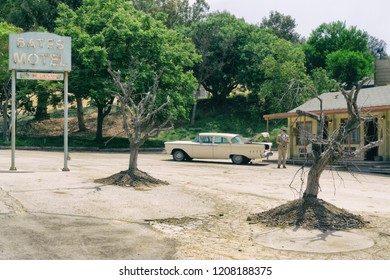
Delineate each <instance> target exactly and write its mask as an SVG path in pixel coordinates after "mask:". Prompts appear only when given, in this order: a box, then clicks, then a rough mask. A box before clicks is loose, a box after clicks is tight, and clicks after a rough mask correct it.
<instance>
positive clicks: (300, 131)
mask: <svg viewBox="0 0 390 280" xmlns="http://www.w3.org/2000/svg"><path fill="white" fill-rule="evenodd" d="M312 127H313V126H312V123H311V122H299V123H297V139H296V140H297V141H296V142H297V145H298V146H305V145H308V144H309V143H310V142H309V139H311V137H312Z"/></svg>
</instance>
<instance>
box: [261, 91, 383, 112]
mask: <svg viewBox="0 0 390 280" xmlns="http://www.w3.org/2000/svg"><path fill="white" fill-rule="evenodd" d="M319 98H321V100H322V110H323V112H324V113H342V112H346V111H347V103H346V101H345V98H344V96H343V95H342V94H341V92H326V93H323V94H321V95H320V96H319ZM357 104H358V106H359V108H361V109H362V111H374V110H375V111H380V110H387V109H390V85H387V86H379V87H370V88H363V89H361V90H360V92H359V96H358V99H357ZM297 110H301V111H306V112H319V111H320V101H319V100H318V99H317V98H313V99H311V100H309V101H307V102H306V103H304V104H302V105H301V106H299V107H297V108H295V109H293V110H291V111H289V112H287V113H281V114H271V115H266V116H264V118H266V119H276V118H286V117H289V116H293V115H296V111H297Z"/></svg>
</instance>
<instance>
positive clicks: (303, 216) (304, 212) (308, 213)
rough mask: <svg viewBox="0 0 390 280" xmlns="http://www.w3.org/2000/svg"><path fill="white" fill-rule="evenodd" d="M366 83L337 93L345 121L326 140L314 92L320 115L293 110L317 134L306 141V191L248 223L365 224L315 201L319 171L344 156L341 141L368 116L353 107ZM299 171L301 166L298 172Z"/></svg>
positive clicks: (321, 226)
mask: <svg viewBox="0 0 390 280" xmlns="http://www.w3.org/2000/svg"><path fill="white" fill-rule="evenodd" d="M368 80H369V79H364V80H363V81H361V82H360V83H359V84H358V86H357V87H353V88H352V89H351V90H349V91H347V90H344V89H341V90H340V91H341V94H342V95H343V97H344V98H345V100H346V103H347V112H348V116H349V118H348V119H347V120H346V121H345V122H343V123H342V124H341V125H340V126H339V127H338V128H337V129H336V130H335V131H334V132H332V133H331V134H330V135H329V136H328V137H327V139H324V138H323V135H324V132H325V130H326V126H325V122H326V116H325V114H324V113H323V108H322V100H321V98H320V97H319V94H318V93H317V92H316V91H315V89H311V91H312V92H313V93H314V95H315V98H317V99H318V100H319V103H320V110H319V112H320V113H319V114H314V113H312V112H307V111H301V110H297V111H296V113H297V115H298V116H306V117H309V118H311V119H313V120H315V121H316V122H317V134H316V135H315V136H314V137H313V138H311V139H308V141H309V142H310V144H311V145H312V153H311V155H312V161H313V164H312V166H311V167H310V170H309V172H308V174H307V181H306V189H305V190H304V192H303V195H302V198H300V199H297V200H295V201H292V202H289V203H287V204H284V205H281V206H278V207H276V208H274V209H271V210H268V211H265V212H262V213H258V214H254V215H252V216H249V217H248V221H251V222H254V223H255V222H264V223H266V224H268V225H272V226H281V225H283V226H286V225H295V226H297V225H299V226H305V227H309V228H318V229H321V230H324V231H326V230H334V229H336V230H340V229H348V228H360V227H363V226H364V225H365V221H364V220H363V219H361V218H360V217H359V216H356V215H353V214H350V213H348V212H347V211H345V210H343V209H339V208H337V207H335V206H334V205H331V204H329V203H326V202H325V201H322V200H320V199H318V197H317V196H318V192H319V190H320V177H321V175H322V173H323V171H324V170H325V169H326V168H327V166H329V165H332V164H334V163H336V162H337V161H339V160H341V159H342V158H343V157H344V156H345V152H344V149H343V142H345V140H346V139H347V138H348V135H349V134H350V133H351V132H352V131H354V130H355V129H357V128H359V127H360V125H361V124H362V123H363V122H364V121H367V120H369V119H371V117H370V116H363V114H362V113H361V108H359V106H358V104H357V100H358V96H359V92H360V90H361V88H362V87H363V85H364V84H365V83H366V82H367V81H368ZM381 143H382V141H381V140H379V141H374V142H370V143H369V144H367V145H365V146H362V147H360V148H359V149H357V150H355V151H354V152H352V153H349V154H348V157H349V158H353V157H356V156H358V155H360V154H362V153H364V152H365V151H368V150H369V149H372V148H374V147H376V146H378V145H380V144H381ZM303 169H304V166H303V167H302V168H301V169H300V170H303ZM298 172H299V171H298ZM298 172H297V173H298ZM302 174H304V172H302ZM302 176H303V175H302ZM301 180H302V182H304V178H301ZM290 186H291V185H290Z"/></svg>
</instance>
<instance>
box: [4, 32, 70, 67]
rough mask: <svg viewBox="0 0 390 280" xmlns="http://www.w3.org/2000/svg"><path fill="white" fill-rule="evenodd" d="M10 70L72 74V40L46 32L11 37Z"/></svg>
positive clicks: (11, 35) (12, 35)
mask: <svg viewBox="0 0 390 280" xmlns="http://www.w3.org/2000/svg"><path fill="white" fill-rule="evenodd" d="M9 50H10V52H9V69H10V70H12V69H15V70H32V71H50V72H70V70H71V39H70V37H62V36H58V35H56V34H51V33H44V32H28V33H22V34H10V35H9Z"/></svg>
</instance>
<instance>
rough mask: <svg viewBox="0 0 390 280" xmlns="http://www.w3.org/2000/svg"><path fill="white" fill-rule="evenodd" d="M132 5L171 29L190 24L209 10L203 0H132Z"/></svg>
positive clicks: (203, 16)
mask: <svg viewBox="0 0 390 280" xmlns="http://www.w3.org/2000/svg"><path fill="white" fill-rule="evenodd" d="M132 2H133V5H134V7H135V8H136V9H137V10H141V11H143V12H145V13H148V14H151V15H152V16H153V17H154V18H156V19H159V20H161V21H163V22H164V24H165V25H166V26H167V27H168V28H171V29H175V28H176V27H180V26H187V27H188V26H190V25H191V24H193V23H195V22H199V21H200V20H202V19H204V18H205V17H206V15H207V13H208V11H209V8H210V7H209V5H208V4H207V2H206V1H205V0H196V1H194V2H193V3H192V5H190V3H189V0H157V1H154V0H132Z"/></svg>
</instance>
